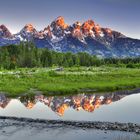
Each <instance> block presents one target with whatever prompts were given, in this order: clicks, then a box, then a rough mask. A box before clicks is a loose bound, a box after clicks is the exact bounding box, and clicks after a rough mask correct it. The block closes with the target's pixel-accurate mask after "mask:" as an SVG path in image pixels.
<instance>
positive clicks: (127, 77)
mask: <svg viewBox="0 0 140 140" xmlns="http://www.w3.org/2000/svg"><path fill="white" fill-rule="evenodd" d="M138 87H140V69H129V68H112V67H90V68H87V67H73V68H65V69H64V71H62V72H55V71H52V70H51V68H46V69H45V68H42V69H41V68H34V69H16V70H13V71H7V70H3V71H0V91H2V92H5V93H7V95H9V96H17V95H19V94H23V93H27V92H29V91H31V90H32V89H35V90H37V91H42V92H43V94H59V95H63V94H73V93H80V92H107V91H116V90H126V89H134V88H138Z"/></svg>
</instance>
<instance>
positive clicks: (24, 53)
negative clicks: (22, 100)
mask: <svg viewBox="0 0 140 140" xmlns="http://www.w3.org/2000/svg"><path fill="white" fill-rule="evenodd" d="M101 65H108V66H109V65H111V66H116V67H130V68H134V67H138V68H140V58H124V59H119V58H105V59H103V58H102V59H101V58H97V57H96V56H93V55H90V54H88V53H85V52H79V53H77V54H73V53H71V52H67V53H61V52H55V51H52V50H48V49H47V48H37V47H36V46H35V45H34V44H33V43H31V42H28V43H25V42H22V43H21V44H20V45H9V46H5V47H0V69H15V68H25V67H28V68H33V67H52V66H64V67H72V66H101Z"/></svg>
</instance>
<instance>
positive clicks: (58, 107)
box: [0, 92, 140, 124]
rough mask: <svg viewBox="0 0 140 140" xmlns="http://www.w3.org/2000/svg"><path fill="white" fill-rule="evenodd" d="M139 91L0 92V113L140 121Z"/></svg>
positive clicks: (52, 117)
mask: <svg viewBox="0 0 140 140" xmlns="http://www.w3.org/2000/svg"><path fill="white" fill-rule="evenodd" d="M139 106H140V93H128V92H114V93H105V94H103V93H102V94H101V93H100V94H84V93H83V94H79V95H68V96H44V95H34V96H29V95H23V96H21V97H17V98H7V97H6V96H5V95H2V94H1V95H0V116H14V117H27V118H34V119H36V118H40V119H49V120H58V119H59V120H74V121H109V122H123V123H125V122H126V123H127V122H132V123H139V124H140V109H139Z"/></svg>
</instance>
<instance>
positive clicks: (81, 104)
mask: <svg viewBox="0 0 140 140" xmlns="http://www.w3.org/2000/svg"><path fill="white" fill-rule="evenodd" d="M125 96H127V94H123V93H110V94H98V95H97V94H79V95H71V96H48V97H47V96H44V95H34V96H30V95H24V96H21V97H19V98H17V100H19V101H20V102H21V103H22V104H23V105H24V106H25V107H26V108H27V109H32V108H33V107H34V105H35V104H37V103H38V102H40V103H43V104H44V105H46V106H48V107H49V108H50V109H51V110H52V111H54V112H55V113H56V114H58V115H59V116H63V115H64V113H65V111H66V110H67V109H68V108H72V109H74V110H76V111H80V110H84V111H87V112H94V110H95V109H98V108H99V107H100V106H102V105H108V104H111V103H112V102H116V101H119V100H121V99H122V98H124V97H125ZM11 100H12V99H10V98H7V97H6V96H5V95H0V108H3V109H5V108H6V107H7V105H8V104H9V103H10V101H11Z"/></svg>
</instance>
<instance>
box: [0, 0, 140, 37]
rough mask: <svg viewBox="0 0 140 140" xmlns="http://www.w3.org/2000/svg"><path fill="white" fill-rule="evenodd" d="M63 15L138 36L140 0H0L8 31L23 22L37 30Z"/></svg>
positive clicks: (2, 19)
mask: <svg viewBox="0 0 140 140" xmlns="http://www.w3.org/2000/svg"><path fill="white" fill-rule="evenodd" d="M58 16H63V17H64V18H65V21H66V23H68V24H72V23H74V22H75V21H77V20H78V21H81V22H83V21H86V20H88V19H93V20H94V21H95V22H96V23H98V24H100V25H101V26H103V27H110V28H112V29H114V30H117V31H120V32H122V33H124V34H125V35H127V36H130V37H133V38H139V39H140V0H23V1H22V0H1V1H0V24H5V25H6V26H7V27H8V28H9V29H10V30H11V31H12V32H14V33H15V32H17V31H19V30H20V29H21V28H22V27H23V26H24V25H25V24H26V23H32V24H33V25H34V26H35V27H36V28H37V29H38V30H41V29H43V28H44V27H46V26H47V25H48V24H50V23H51V22H52V21H53V20H54V19H55V18H56V17H58Z"/></svg>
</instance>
